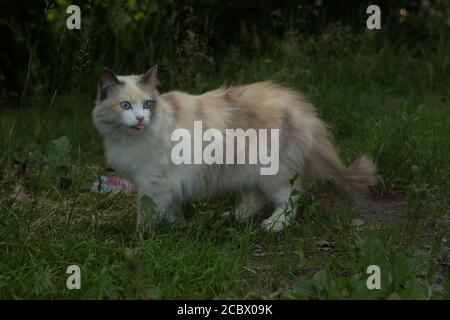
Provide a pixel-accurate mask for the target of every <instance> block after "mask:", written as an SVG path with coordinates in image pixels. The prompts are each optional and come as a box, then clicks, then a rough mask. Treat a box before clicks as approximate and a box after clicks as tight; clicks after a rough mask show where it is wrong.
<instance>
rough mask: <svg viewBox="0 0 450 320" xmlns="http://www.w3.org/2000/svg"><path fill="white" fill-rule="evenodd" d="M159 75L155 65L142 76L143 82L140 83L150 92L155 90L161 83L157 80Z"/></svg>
mask: <svg viewBox="0 0 450 320" xmlns="http://www.w3.org/2000/svg"><path fill="white" fill-rule="evenodd" d="M157 74H158V66H157V65H154V66H153V67H151V68H150V70H148V71H147V72H146V73H145V74H144V75H142V76H141V80H139V83H140V84H141V85H142V86H143V87H144V88H145V89H148V90H153V89H155V88H156V87H157V86H159V81H158V79H157V78H156V76H157Z"/></svg>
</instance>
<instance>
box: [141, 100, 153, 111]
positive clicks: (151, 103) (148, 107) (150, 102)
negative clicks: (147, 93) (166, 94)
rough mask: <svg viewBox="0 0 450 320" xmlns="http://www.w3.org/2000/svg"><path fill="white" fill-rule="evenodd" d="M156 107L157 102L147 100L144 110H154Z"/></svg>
mask: <svg viewBox="0 0 450 320" xmlns="http://www.w3.org/2000/svg"><path fill="white" fill-rule="evenodd" d="M154 105H155V100H145V101H144V103H143V105H142V107H143V108H144V109H150V108H153V107H154Z"/></svg>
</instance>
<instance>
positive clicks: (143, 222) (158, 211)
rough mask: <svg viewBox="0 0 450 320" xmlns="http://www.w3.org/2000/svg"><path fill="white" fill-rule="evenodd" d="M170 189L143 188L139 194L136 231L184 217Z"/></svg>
mask: <svg viewBox="0 0 450 320" xmlns="http://www.w3.org/2000/svg"><path fill="white" fill-rule="evenodd" d="M174 198H175V197H174V195H173V193H172V192H170V190H165V191H162V190H141V191H138V195H137V208H138V210H137V218H136V231H138V232H145V231H148V230H151V229H152V228H153V227H155V226H156V225H159V224H161V223H174V222H175V221H176V220H178V219H180V218H182V214H181V210H180V206H179V205H178V203H177V201H175V199H174Z"/></svg>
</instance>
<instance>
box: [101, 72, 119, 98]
mask: <svg viewBox="0 0 450 320" xmlns="http://www.w3.org/2000/svg"><path fill="white" fill-rule="evenodd" d="M118 84H120V81H119V79H117V76H116V74H115V73H114V72H112V71H111V70H109V69H108V68H105V69H103V71H102V73H101V74H100V78H99V80H98V94H99V97H100V99H101V100H103V99H106V97H107V96H108V90H109V89H110V88H111V87H113V86H116V85H118Z"/></svg>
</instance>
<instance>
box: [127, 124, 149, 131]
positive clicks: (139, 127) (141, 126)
mask: <svg viewBox="0 0 450 320" xmlns="http://www.w3.org/2000/svg"><path fill="white" fill-rule="evenodd" d="M144 127H145V125H143V124H137V125H135V126H131V127H130V128H131V129H135V130H141V129H144Z"/></svg>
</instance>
